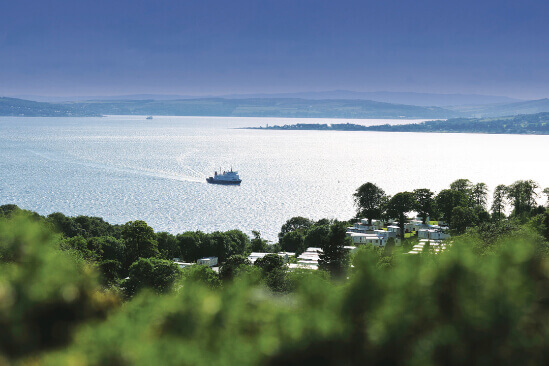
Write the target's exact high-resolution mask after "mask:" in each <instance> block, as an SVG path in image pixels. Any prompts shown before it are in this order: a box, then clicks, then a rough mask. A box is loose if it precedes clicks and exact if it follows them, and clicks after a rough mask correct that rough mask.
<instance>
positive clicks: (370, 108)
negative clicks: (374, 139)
mask: <svg viewBox="0 0 549 366" xmlns="http://www.w3.org/2000/svg"><path fill="white" fill-rule="evenodd" d="M65 105H67V106H72V107H75V108H77V109H79V110H85V111H87V112H89V113H101V114H126V115H164V116H235V117H286V118H425V119H431V118H449V117H457V116H460V113H459V112H455V111H451V110H448V109H444V108H439V107H421V106H411V105H403V104H391V103H382V102H375V101H369V100H336V99H333V100H306V99H269V98H256V99H222V98H202V99H182V100H162V101H160V100H126V101H88V102H80V103H68V104H65Z"/></svg>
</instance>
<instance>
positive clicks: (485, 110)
mask: <svg viewBox="0 0 549 366" xmlns="http://www.w3.org/2000/svg"><path fill="white" fill-rule="evenodd" d="M449 109H452V110H454V111H456V112H459V113H461V114H462V115H465V116H469V117H477V118H482V117H502V116H512V115H519V114H533V113H542V112H549V99H547V98H545V99H538V100H527V101H523V102H516V103H507V104H491V105H483V106H461V107H456V108H449Z"/></svg>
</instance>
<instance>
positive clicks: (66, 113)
mask: <svg viewBox="0 0 549 366" xmlns="http://www.w3.org/2000/svg"><path fill="white" fill-rule="evenodd" d="M99 115H100V114H98V113H94V112H88V111H84V110H82V109H80V108H79V106H76V105H72V106H68V105H64V104H52V103H42V102H34V101H30V100H23V99H16V98H3V97H0V116H22V117H71V116H72V117H77V116H99Z"/></svg>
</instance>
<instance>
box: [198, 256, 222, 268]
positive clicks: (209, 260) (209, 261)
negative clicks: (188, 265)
mask: <svg viewBox="0 0 549 366" xmlns="http://www.w3.org/2000/svg"><path fill="white" fill-rule="evenodd" d="M217 261H218V258H217V257H205V258H200V259H199V260H197V261H196V263H198V264H201V265H203V266H208V267H215V266H217Z"/></svg>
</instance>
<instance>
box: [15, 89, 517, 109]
mask: <svg viewBox="0 0 549 366" xmlns="http://www.w3.org/2000/svg"><path fill="white" fill-rule="evenodd" d="M17 98H21V99H29V100H36V101H40V102H52V103H59V102H67V101H71V102H82V101H90V100H96V101H119V100H178V99H212V98H223V99H258V98H259V99H310V100H319V99H321V100H326V99H346V100H355V99H359V100H371V101H375V102H383V103H393V104H407V105H416V106H423V107H429V106H435V107H444V106H474V105H482V104H497V103H514V102H519V101H520V100H519V99H513V98H509V97H505V96H494V95H479V94H437V93H412V92H388V91H380V92H357V91H350V90H333V91H320V92H295V93H255V94H231V95H218V96H196V95H195V96H192V95H176V94H131V95H114V96H76V97H75V96H73V97H46V96H37V95H21V96H17Z"/></svg>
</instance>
